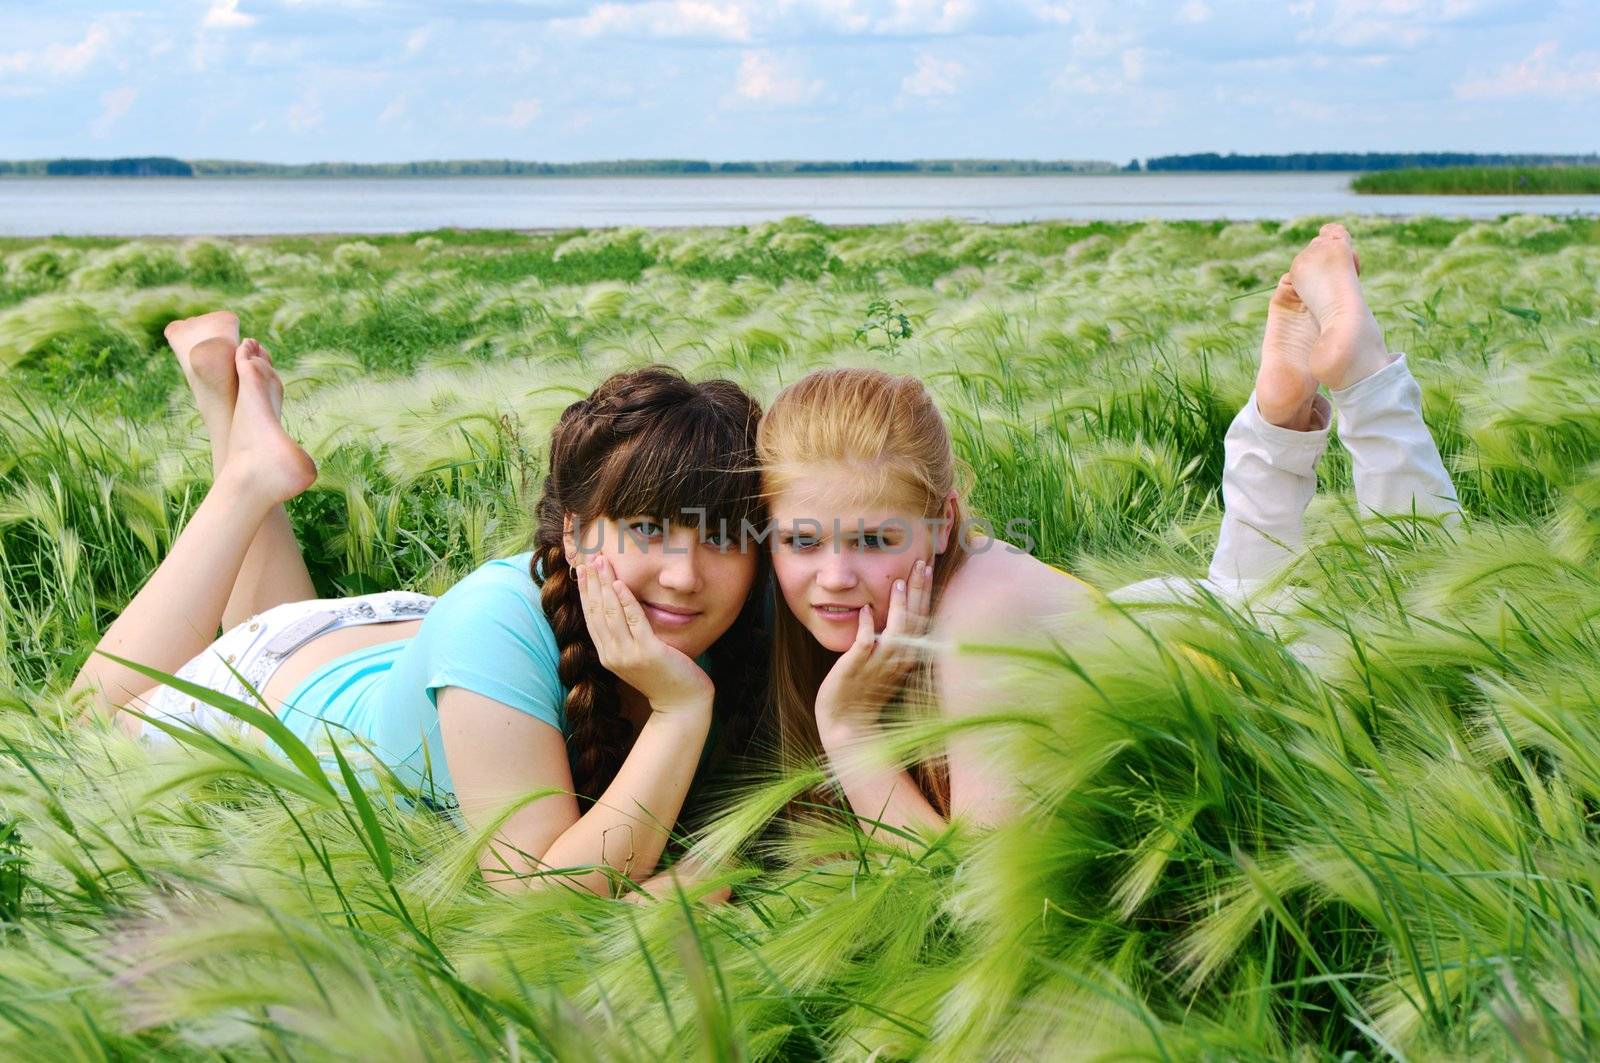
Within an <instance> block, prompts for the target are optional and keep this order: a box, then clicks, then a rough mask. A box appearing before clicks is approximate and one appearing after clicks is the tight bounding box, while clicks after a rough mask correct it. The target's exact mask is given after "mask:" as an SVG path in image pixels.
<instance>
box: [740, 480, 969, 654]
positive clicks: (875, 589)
mask: <svg viewBox="0 0 1600 1063" xmlns="http://www.w3.org/2000/svg"><path fill="white" fill-rule="evenodd" d="M953 512H954V510H953V506H952V503H951V501H950V500H948V499H947V500H946V502H945V513H944V521H943V523H942V525H941V524H939V523H938V522H936V521H930V520H929V519H928V518H927V517H926V516H925V515H924V513H923V510H922V508H921V507H920V506H917V507H912V506H908V505H906V504H904V503H903V502H901V503H898V504H897V501H896V500H894V499H886V498H882V497H870V496H864V495H863V493H862V492H861V490H860V488H859V487H858V486H856V485H854V484H852V482H851V478H850V476H849V475H848V474H847V473H843V472H828V473H822V472H819V473H815V474H810V475H802V476H797V477H792V478H790V479H789V481H788V482H787V484H786V486H785V488H784V490H783V491H781V492H780V493H779V494H778V495H777V496H776V497H774V498H773V499H772V508H771V513H772V523H773V528H774V534H773V539H772V570H773V573H774V575H775V576H776V577H777V580H778V587H779V589H780V590H781V591H782V592H783V600H784V601H785V602H787V603H788V606H789V611H790V612H792V613H793V614H794V615H795V616H796V617H797V618H799V620H800V623H802V624H804V625H805V628H806V630H807V631H809V632H811V635H812V637H814V638H815V639H816V640H817V641H818V642H820V643H821V644H822V645H823V647H824V648H825V649H828V650H831V651H833V652H834V653H843V652H844V651H845V650H848V649H849V648H850V646H851V644H852V643H854V642H855V640H856V631H857V625H858V624H859V623H860V611H861V610H862V609H870V610H871V611H872V627H873V630H875V631H882V630H883V629H884V625H885V624H887V623H888V621H889V596H890V592H891V591H892V590H893V589H894V581H895V580H897V579H904V580H909V579H910V576H911V566H912V565H914V564H915V563H916V562H917V561H918V560H919V559H921V560H923V561H926V562H928V563H929V564H932V563H933V557H934V555H935V554H936V553H941V552H943V550H944V549H945V546H946V544H947V543H948V542H949V539H950V530H951V529H950V517H951V515H952V513H953Z"/></svg>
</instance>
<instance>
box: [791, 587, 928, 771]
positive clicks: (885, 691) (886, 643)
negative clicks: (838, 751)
mask: <svg viewBox="0 0 1600 1063" xmlns="http://www.w3.org/2000/svg"><path fill="white" fill-rule="evenodd" d="M932 597H933V573H932V572H931V571H930V570H929V566H928V565H927V564H926V563H925V562H923V561H920V560H919V561H918V562H917V563H916V564H915V565H913V566H912V568H911V579H910V582H909V584H908V583H907V581H906V580H895V583H894V589H893V590H892V591H891V592H890V594H889V619H888V622H887V623H886V624H885V625H884V628H883V634H881V635H875V634H874V632H873V629H872V608H871V607H870V606H863V607H862V609H861V612H860V614H859V615H858V617H857V625H856V640H855V642H854V643H853V644H852V645H851V646H850V648H849V649H848V650H846V651H845V652H844V653H843V654H841V655H840V657H839V659H838V660H837V661H835V662H834V665H833V668H832V669H831V670H829V672H828V675H827V678H825V679H824V680H823V681H822V686H821V687H820V688H818V690H817V705H816V713H817V731H818V733H819V734H820V735H821V737H822V740H823V745H824V746H827V745H829V744H833V743H838V742H841V741H848V740H851V739H855V738H860V737H863V736H866V735H870V734H872V733H874V732H875V731H876V730H877V727H878V715H879V713H880V712H881V711H882V709H883V706H884V705H886V704H887V703H888V702H889V700H890V698H892V697H893V696H894V695H895V693H896V692H897V691H898V690H899V689H900V685H901V683H903V682H904V681H905V678H906V676H907V675H908V674H909V673H910V672H911V669H912V667H913V666H915V665H916V663H917V657H918V649H917V647H916V646H915V645H913V644H910V640H913V639H917V638H920V637H921V636H922V635H924V634H926V633H927V630H928V622H929V611H930V606H931V602H932Z"/></svg>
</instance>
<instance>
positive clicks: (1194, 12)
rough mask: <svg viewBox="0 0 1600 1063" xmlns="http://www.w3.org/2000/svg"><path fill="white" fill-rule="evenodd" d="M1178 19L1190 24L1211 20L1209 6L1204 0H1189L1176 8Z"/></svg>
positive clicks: (1194, 24) (1195, 24)
mask: <svg viewBox="0 0 1600 1063" xmlns="http://www.w3.org/2000/svg"><path fill="white" fill-rule="evenodd" d="M1178 21H1179V22H1183V23H1186V24H1188V25H1190V26H1198V25H1199V24H1200V23H1202V22H1209V21H1211V7H1210V5H1209V4H1207V3H1206V0H1189V2H1188V3H1186V4H1184V5H1183V6H1182V7H1180V8H1179V9H1178Z"/></svg>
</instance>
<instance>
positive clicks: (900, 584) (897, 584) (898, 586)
mask: <svg viewBox="0 0 1600 1063" xmlns="http://www.w3.org/2000/svg"><path fill="white" fill-rule="evenodd" d="M894 589H895V590H897V591H903V590H905V589H906V581H905V580H903V579H897V580H895V581H894Z"/></svg>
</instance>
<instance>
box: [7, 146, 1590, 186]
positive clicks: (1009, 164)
mask: <svg viewBox="0 0 1600 1063" xmlns="http://www.w3.org/2000/svg"><path fill="white" fill-rule="evenodd" d="M1596 165H1600V155H1597V154H1589V155H1556V154H1521V155H1506V154H1483V153H1469V152H1299V153H1290V154H1281V155H1240V154H1235V153H1229V154H1227V155H1219V154H1217V153H1215V152H1203V153H1200V154H1194V155H1158V156H1153V157H1150V158H1147V159H1142V160H1141V159H1138V158H1135V159H1132V160H1130V161H1129V162H1128V163H1127V164H1126V165H1122V166H1119V165H1117V164H1116V163H1114V162H1109V161H1106V160H1103V159H1019V158H961V159H958V158H942V159H941V158H932V159H851V160H846V159H817V160H807V159H762V160H729V161H726V162H711V161H709V160H706V159H671V158H668V159H609V160H593V161H588V162H538V161H534V160H524V159H428V160H413V161H409V162H377V163H369V162H359V163H358V162H309V163H273V162H259V161H252V160H247V159H180V158H176V157H173V156H169V155H146V156H123V157H118V158H101V159H96V158H54V159H23V160H4V159H0V178H3V177H6V176H16V177H39V178H55V177H109V178H130V179H140V180H148V179H159V178H181V179H184V180H219V179H225V178H233V177H251V178H266V177H271V178H284V179H296V178H325V179H343V178H368V179H372V178H381V179H409V178H440V177H697V178H704V177H835V176H851V177H867V176H929V177H947V176H948V177H1028V176H1045V175H1048V176H1063V175H1077V174H1088V175H1098V176H1105V175H1110V174H1118V173H1187V174H1201V173H1255V174H1268V173H1322V174H1330V173H1366V172H1378V171H1393V170H1402V169H1412V168H1425V169H1430V170H1432V169H1439V168H1443V167H1452V166H1454V167H1463V166H1467V167H1496V168H1500V167H1511V166H1521V167H1549V166H1596Z"/></svg>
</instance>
